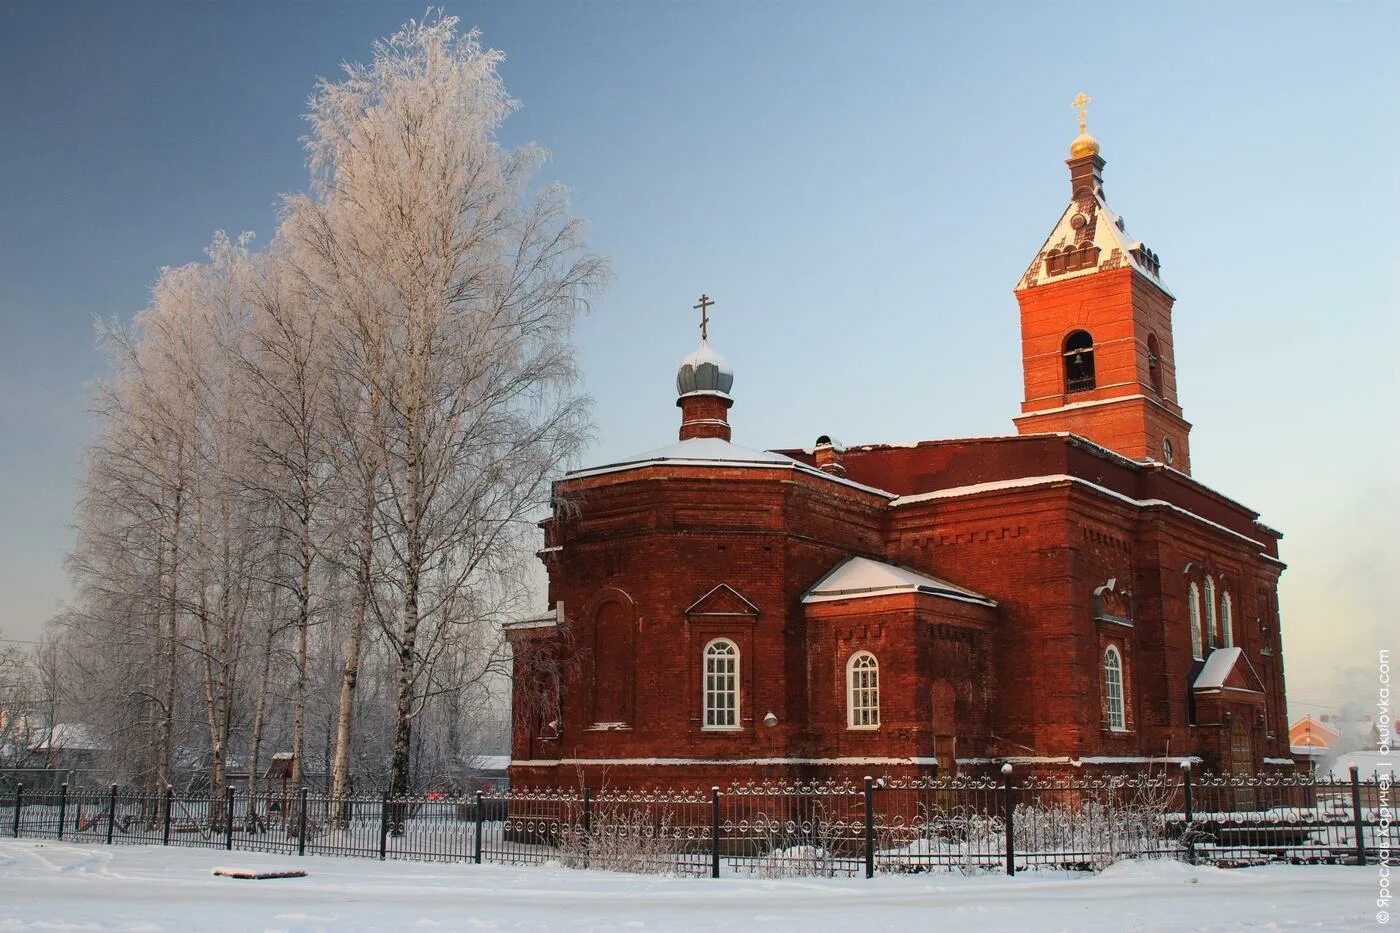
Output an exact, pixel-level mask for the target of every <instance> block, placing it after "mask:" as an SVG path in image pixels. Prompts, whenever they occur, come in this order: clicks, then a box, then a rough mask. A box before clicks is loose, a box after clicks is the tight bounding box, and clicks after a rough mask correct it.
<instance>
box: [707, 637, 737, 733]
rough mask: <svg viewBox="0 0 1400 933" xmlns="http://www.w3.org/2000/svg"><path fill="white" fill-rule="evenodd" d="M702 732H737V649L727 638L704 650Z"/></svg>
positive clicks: (715, 641)
mask: <svg viewBox="0 0 1400 933" xmlns="http://www.w3.org/2000/svg"><path fill="white" fill-rule="evenodd" d="M702 689H703V691H704V695H705V720H704V723H705V728H706V729H737V728H739V648H738V646H737V645H735V644H734V642H732V641H730V640H729V639H727V638H716V639H715V640H714V641H712V642H710V643H709V644H708V645H706V646H705V677H704V683H703V684H702Z"/></svg>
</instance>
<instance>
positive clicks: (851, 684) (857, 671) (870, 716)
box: [846, 651, 880, 730]
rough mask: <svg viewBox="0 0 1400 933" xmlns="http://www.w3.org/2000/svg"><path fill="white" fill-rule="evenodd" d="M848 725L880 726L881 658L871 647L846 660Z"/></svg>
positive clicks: (870, 727)
mask: <svg viewBox="0 0 1400 933" xmlns="http://www.w3.org/2000/svg"><path fill="white" fill-rule="evenodd" d="M867 661H868V662H869V663H868V664H866V663H865V662H867ZM846 728H847V729H858V730H871V729H878V728H880V662H879V660H878V659H877V658H876V657H875V655H873V654H871V653H870V652H869V651H857V652H856V653H855V654H853V655H851V656H850V657H849V658H848V659H847V660H846Z"/></svg>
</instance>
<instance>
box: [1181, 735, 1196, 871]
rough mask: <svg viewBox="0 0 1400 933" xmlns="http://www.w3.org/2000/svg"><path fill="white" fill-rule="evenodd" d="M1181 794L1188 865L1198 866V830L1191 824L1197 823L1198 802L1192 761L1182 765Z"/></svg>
mask: <svg viewBox="0 0 1400 933" xmlns="http://www.w3.org/2000/svg"><path fill="white" fill-rule="evenodd" d="M1181 794H1182V798H1183V801H1182V802H1183V804H1184V807H1185V810H1186V823H1185V824H1184V825H1183V826H1182V828H1181V832H1182V834H1183V835H1184V836H1185V837H1186V864H1188V865H1194V864H1196V830H1195V829H1194V828H1192V826H1191V824H1192V823H1194V822H1196V802H1195V800H1194V799H1193V793H1192V790H1191V759H1189V758H1188V759H1186V760H1185V761H1183V762H1182V763H1181Z"/></svg>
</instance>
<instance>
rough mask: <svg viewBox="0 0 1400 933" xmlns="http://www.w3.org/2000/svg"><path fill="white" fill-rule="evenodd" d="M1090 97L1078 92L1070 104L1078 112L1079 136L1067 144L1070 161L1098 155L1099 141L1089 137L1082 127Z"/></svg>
mask: <svg viewBox="0 0 1400 933" xmlns="http://www.w3.org/2000/svg"><path fill="white" fill-rule="evenodd" d="M1091 100H1093V98H1092V97H1090V96H1089V95H1087V94H1085V93H1084V92H1083V91H1080V92H1079V93H1078V94H1077V95H1075V98H1074V101H1073V102H1072V103H1071V104H1070V106H1071V107H1073V108H1074V109H1075V110H1077V111H1079V135H1078V136H1076V137H1074V142H1072V143H1070V144H1069V157H1070V158H1071V159H1082V158H1085V157H1086V156H1096V155H1098V154H1099V141H1098V140H1097V139H1095V138H1094V137H1092V136H1090V135H1089V131H1088V130H1087V129H1085V127H1084V119H1085V111H1086V110H1088V109H1089V101H1091Z"/></svg>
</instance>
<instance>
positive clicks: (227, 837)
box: [224, 787, 233, 849]
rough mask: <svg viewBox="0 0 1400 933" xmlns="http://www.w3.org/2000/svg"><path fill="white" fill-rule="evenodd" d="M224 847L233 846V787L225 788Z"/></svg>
mask: <svg viewBox="0 0 1400 933" xmlns="http://www.w3.org/2000/svg"><path fill="white" fill-rule="evenodd" d="M224 848H225V849H232V848H233V788H232V787H226V788H224Z"/></svg>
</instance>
